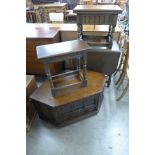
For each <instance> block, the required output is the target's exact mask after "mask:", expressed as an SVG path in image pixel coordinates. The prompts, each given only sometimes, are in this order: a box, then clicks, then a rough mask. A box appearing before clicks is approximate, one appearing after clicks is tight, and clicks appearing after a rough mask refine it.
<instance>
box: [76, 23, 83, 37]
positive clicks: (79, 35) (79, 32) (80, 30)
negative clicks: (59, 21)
mask: <svg viewBox="0 0 155 155" xmlns="http://www.w3.org/2000/svg"><path fill="white" fill-rule="evenodd" d="M77 26H78V30H77V31H78V38H79V39H82V36H83V33H82V25H81V24H79V25H77Z"/></svg>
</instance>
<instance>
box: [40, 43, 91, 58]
mask: <svg viewBox="0 0 155 155" xmlns="http://www.w3.org/2000/svg"><path fill="white" fill-rule="evenodd" d="M88 49H91V47H90V46H89V45H88V44H87V43H86V42H85V41H82V40H72V41H66V42H60V43H54V44H48V45H41V46H37V57H38V59H39V60H43V59H44V60H45V59H46V58H54V57H57V56H63V55H67V54H71V53H77V52H81V51H86V50H88Z"/></svg>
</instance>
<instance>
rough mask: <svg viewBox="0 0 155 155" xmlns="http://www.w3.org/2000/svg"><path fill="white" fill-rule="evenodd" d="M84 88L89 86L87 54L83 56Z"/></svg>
mask: <svg viewBox="0 0 155 155" xmlns="http://www.w3.org/2000/svg"><path fill="white" fill-rule="evenodd" d="M83 86H87V54H86V53H85V54H84V55H83Z"/></svg>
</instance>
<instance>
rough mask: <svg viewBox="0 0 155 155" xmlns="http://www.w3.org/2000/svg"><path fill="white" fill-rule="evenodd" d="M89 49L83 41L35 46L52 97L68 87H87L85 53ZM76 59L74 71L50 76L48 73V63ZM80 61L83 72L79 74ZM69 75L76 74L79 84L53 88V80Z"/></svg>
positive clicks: (49, 72)
mask: <svg viewBox="0 0 155 155" xmlns="http://www.w3.org/2000/svg"><path fill="white" fill-rule="evenodd" d="M89 49H91V48H90V46H88V45H87V43H86V42H85V41H82V40H73V41H67V42H61V43H55V44H48V45H42V46H37V57H38V59H39V60H41V61H42V62H43V64H44V68H45V72H46V75H47V77H48V80H49V83H50V88H51V92H52V94H53V96H56V91H58V90H61V89H65V88H67V87H70V86H74V85H80V86H82V87H85V86H87V51H88V50H89ZM72 58H76V60H77V63H76V70H74V71H69V72H65V73H62V74H57V75H54V76H52V75H51V71H50V67H49V65H50V63H54V62H58V61H64V60H67V59H72ZM80 60H82V61H83V71H82V72H80ZM71 74H77V75H78V78H79V79H80V82H76V83H71V84H67V85H64V86H58V87H55V85H54V82H53V80H54V79H58V78H62V77H65V76H68V75H71Z"/></svg>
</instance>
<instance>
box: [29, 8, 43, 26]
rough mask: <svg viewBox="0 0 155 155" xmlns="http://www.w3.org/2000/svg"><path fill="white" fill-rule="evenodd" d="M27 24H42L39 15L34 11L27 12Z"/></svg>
mask: <svg viewBox="0 0 155 155" xmlns="http://www.w3.org/2000/svg"><path fill="white" fill-rule="evenodd" d="M26 22H27V23H41V20H40V16H39V14H38V13H37V12H36V11H34V10H31V11H30V10H29V11H26Z"/></svg>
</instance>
